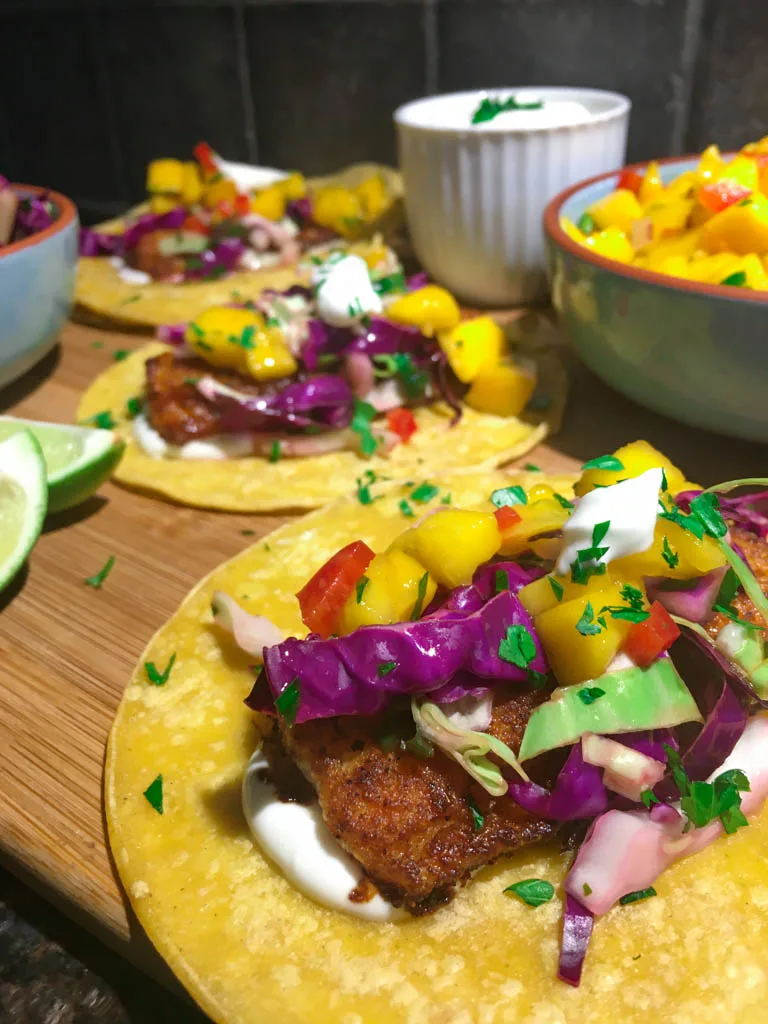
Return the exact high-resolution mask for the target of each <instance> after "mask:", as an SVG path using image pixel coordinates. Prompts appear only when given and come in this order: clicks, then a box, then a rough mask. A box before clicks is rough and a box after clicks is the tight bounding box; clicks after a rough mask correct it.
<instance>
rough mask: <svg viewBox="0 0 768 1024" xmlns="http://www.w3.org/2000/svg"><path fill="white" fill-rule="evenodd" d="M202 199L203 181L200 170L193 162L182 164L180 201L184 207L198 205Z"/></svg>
mask: <svg viewBox="0 0 768 1024" xmlns="http://www.w3.org/2000/svg"><path fill="white" fill-rule="evenodd" d="M202 197H203V179H202V176H201V174H200V168H199V166H198V165H197V163H196V162H195V161H194V160H189V161H187V163H185V164H184V174H183V181H182V186H181V201H182V202H183V203H184V205H185V206H193V205H194V204H195V203H199V202H200V200H201V199H202Z"/></svg>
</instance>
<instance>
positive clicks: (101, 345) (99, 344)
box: [91, 341, 104, 348]
mask: <svg viewBox="0 0 768 1024" xmlns="http://www.w3.org/2000/svg"><path fill="white" fill-rule="evenodd" d="M91 348H104V342H103V341H92V342H91Z"/></svg>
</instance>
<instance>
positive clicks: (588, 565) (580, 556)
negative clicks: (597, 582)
mask: <svg viewBox="0 0 768 1024" xmlns="http://www.w3.org/2000/svg"><path fill="white" fill-rule="evenodd" d="M610 527H611V523H610V520H606V521H605V522H602V523H596V524H595V525H594V527H593V528H592V544H591V546H590V547H588V548H582V550H581V551H577V552H576V559H575V561H573V562H572V563H571V579H572V580H573V582H574V583H586V582H587V580H588V579H589V578H590V576H602V575H603V573H604V572H605V569H606V565H605V562H601V561H600V559H601V558H602V557H603V555H605V554H607V552H608V550H609V549H608V548H607V547H600V542H601V541H602V540H603V538H604V537H605V535H606V534H607V533H608V530H609V529H610Z"/></svg>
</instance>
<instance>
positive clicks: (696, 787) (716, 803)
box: [664, 743, 750, 835]
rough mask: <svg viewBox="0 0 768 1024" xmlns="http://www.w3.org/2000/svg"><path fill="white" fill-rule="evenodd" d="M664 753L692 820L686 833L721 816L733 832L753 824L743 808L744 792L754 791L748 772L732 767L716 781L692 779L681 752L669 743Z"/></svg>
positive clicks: (689, 820)
mask: <svg viewBox="0 0 768 1024" xmlns="http://www.w3.org/2000/svg"><path fill="white" fill-rule="evenodd" d="M664 753H665V754H666V755H667V764H668V765H669V769H670V771H671V773H672V778H673V780H674V783H675V785H676V786H677V789H678V791H679V793H680V808H681V810H682V812H683V814H685V816H686V818H687V819H688V823H687V824H686V826H685V828H684V829H683V831H684V832H688V831H689V830H690V829H691V828H694V827H695V828H703V827H704V826H705V825H708V824H709V823H710V821H714V819H715V818H719V819H720V822H721V824H722V826H723V828H724V829H725V831H726V832H727V833H728V834H729V835H730V834H731V833H733V832H735V831H736V830H737V829H739V828H742V827H743V826H744V825H748V824H749V822H748V821H747V819H746V817H745V816H744V812H743V811H742V810H741V793H748V792H749V791H750V785H749V779H748V778H747V776H746V775H745V774H744V772H742V771H740V770H739V769H738V768H732V769H731V770H730V771H725V772H722V773H721V774H720V775H718V776H717V778H716V779H715V781H714V782H691V780H690V779H689V778H688V773H687V772H686V770H685V768H684V767H683V762H682V761H681V759H680V755H679V754H678V752H677V751H676V750H675V749H674V748H672V747H670V746H669V744H667V743H665V744H664Z"/></svg>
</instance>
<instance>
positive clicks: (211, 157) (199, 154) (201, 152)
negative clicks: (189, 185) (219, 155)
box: [192, 142, 219, 178]
mask: <svg viewBox="0 0 768 1024" xmlns="http://www.w3.org/2000/svg"><path fill="white" fill-rule="evenodd" d="M192 152H193V153H194V154H195V159H196V160H197V162H198V163H199V164H200V166H201V167H202V169H203V173H204V174H205V175H206V176H207V177H211V178H213V177H215V175H217V174H218V173H219V165H218V164H217V163H216V154H215V153H214V152H213V150H212V149H211V147H210V146H209V145H208V143H207V142H198V144H197V145H196V146H195V148H194V149H193V150H192Z"/></svg>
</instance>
